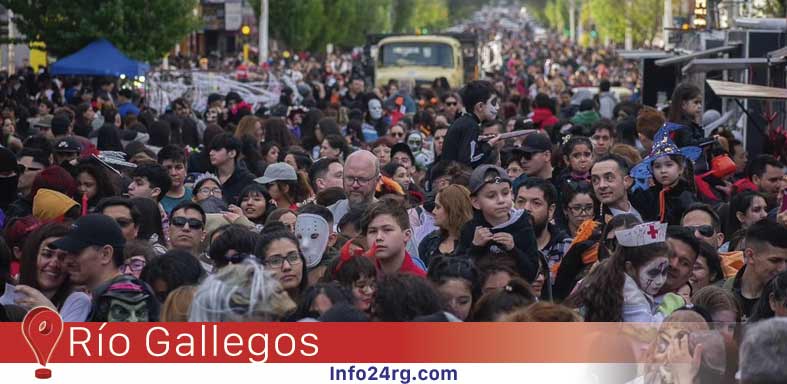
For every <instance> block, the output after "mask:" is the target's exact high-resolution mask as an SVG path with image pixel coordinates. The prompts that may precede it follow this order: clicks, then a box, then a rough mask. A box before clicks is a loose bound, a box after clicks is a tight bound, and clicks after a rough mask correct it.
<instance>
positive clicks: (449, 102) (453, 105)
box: [445, 101, 456, 107]
mask: <svg viewBox="0 0 787 384" xmlns="http://www.w3.org/2000/svg"><path fill="white" fill-rule="evenodd" d="M445 106H446V107H455V106H456V101H448V102H446V103H445Z"/></svg>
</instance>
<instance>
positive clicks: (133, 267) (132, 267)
mask: <svg viewBox="0 0 787 384" xmlns="http://www.w3.org/2000/svg"><path fill="white" fill-rule="evenodd" d="M145 265H147V262H146V261H145V260H140V259H136V260H132V261H131V262H130V263H125V264H123V265H121V266H120V273H123V274H126V273H129V272H141V271H142V269H144V268H145Z"/></svg>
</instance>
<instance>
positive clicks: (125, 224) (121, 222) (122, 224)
mask: <svg viewBox="0 0 787 384" xmlns="http://www.w3.org/2000/svg"><path fill="white" fill-rule="evenodd" d="M115 222H116V223H118V225H119V226H120V228H126V227H128V226H129V225H131V224H134V220H131V219H123V218H120V219H115Z"/></svg>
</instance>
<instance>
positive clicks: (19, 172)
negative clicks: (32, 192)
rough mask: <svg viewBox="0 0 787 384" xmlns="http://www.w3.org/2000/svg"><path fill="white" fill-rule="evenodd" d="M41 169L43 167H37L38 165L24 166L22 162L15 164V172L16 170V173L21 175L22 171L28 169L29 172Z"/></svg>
mask: <svg viewBox="0 0 787 384" xmlns="http://www.w3.org/2000/svg"><path fill="white" fill-rule="evenodd" d="M42 169H44V168H39V167H27V166H25V165H24V164H17V165H16V172H17V173H18V174H20V175H21V174H23V173H25V172H27V171H30V172H38V171H40V170H42Z"/></svg>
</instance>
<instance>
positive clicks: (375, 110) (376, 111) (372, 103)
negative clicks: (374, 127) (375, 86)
mask: <svg viewBox="0 0 787 384" xmlns="http://www.w3.org/2000/svg"><path fill="white" fill-rule="evenodd" d="M367 107H368V108H369V116H370V117H371V118H372V120H380V118H381V117H383V105H382V104H381V103H380V100H377V99H371V100H369V103H367Z"/></svg>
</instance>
